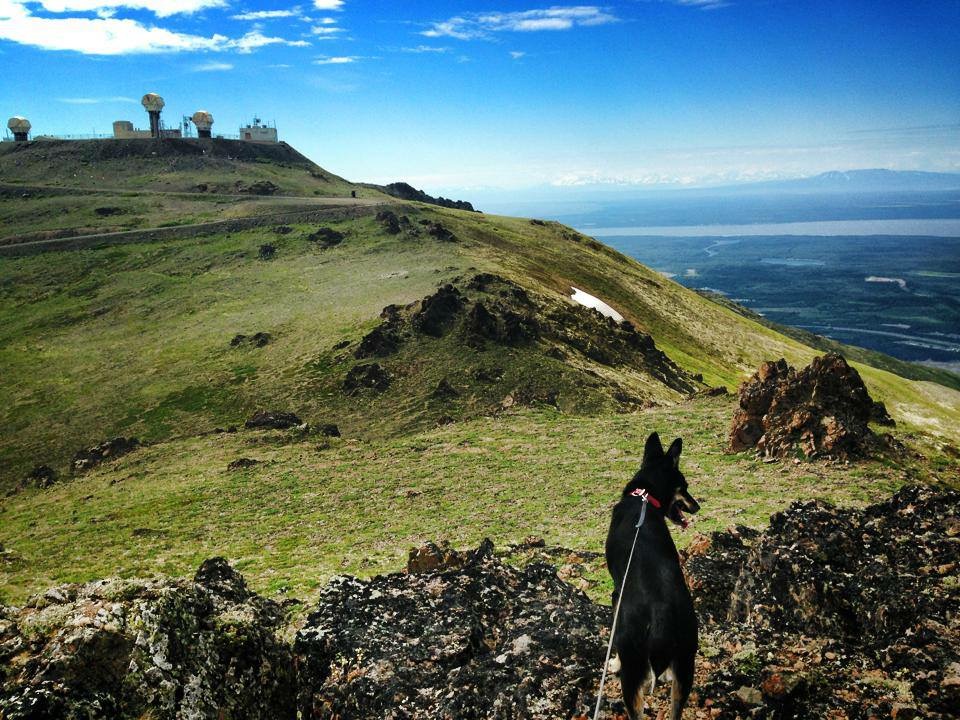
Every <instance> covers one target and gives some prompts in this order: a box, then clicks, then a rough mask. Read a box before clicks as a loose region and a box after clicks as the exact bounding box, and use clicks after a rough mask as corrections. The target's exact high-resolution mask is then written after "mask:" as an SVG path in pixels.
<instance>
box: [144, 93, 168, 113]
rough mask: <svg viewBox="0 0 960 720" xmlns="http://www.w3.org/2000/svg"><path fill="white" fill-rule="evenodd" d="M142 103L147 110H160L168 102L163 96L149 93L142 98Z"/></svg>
mask: <svg viewBox="0 0 960 720" xmlns="http://www.w3.org/2000/svg"><path fill="white" fill-rule="evenodd" d="M140 104H141V105H143V107H144V109H146V111H147V112H160V111H161V110H163V106H164V105H165V104H166V103H164V102H163V98H162V97H160V96H159V95H157V94H156V93H147V94H146V95H144V96H143V98H142V99H141V100H140Z"/></svg>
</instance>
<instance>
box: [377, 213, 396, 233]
mask: <svg viewBox="0 0 960 720" xmlns="http://www.w3.org/2000/svg"><path fill="white" fill-rule="evenodd" d="M377 222H378V223H380V225H381V227H383V229H384V231H385V232H386V233H388V234H389V235H396V234H397V233H399V232H400V219H399V218H398V217H397V214H396V213H395V212H393V211H392V210H381V211H380V212H378V213H377Z"/></svg>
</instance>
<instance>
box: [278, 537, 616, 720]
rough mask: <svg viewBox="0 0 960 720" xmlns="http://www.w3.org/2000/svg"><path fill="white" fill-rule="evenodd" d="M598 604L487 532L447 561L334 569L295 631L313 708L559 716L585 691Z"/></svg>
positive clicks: (599, 655) (590, 684) (600, 617)
mask: <svg viewBox="0 0 960 720" xmlns="http://www.w3.org/2000/svg"><path fill="white" fill-rule="evenodd" d="M608 620H609V609H607V608H602V607H599V606H597V605H594V604H593V603H591V602H590V601H589V600H588V599H587V597H586V596H585V595H584V594H583V593H582V592H580V591H579V590H576V589H574V588H573V587H572V586H570V585H568V584H567V583H565V582H563V581H562V580H560V578H559V577H558V576H557V573H556V570H555V569H554V568H552V567H551V566H548V565H544V564H539V563H535V564H532V565H530V566H528V567H527V568H526V569H524V570H519V569H517V568H514V567H511V566H509V565H506V564H504V563H502V562H500V561H499V560H497V559H496V558H495V557H494V556H493V552H492V545H490V544H489V543H488V542H487V543H484V544H483V545H481V546H480V548H479V549H478V550H477V551H475V552H474V553H472V555H471V556H470V557H469V559H468V560H467V561H466V562H465V563H464V564H462V565H459V564H454V566H453V567H452V569H447V570H443V569H438V570H437V571H427V572H420V573H416V574H395V575H385V576H381V577H377V578H374V579H373V580H370V581H363V580H358V579H356V578H351V577H343V578H338V579H336V580H334V581H333V582H332V583H331V584H330V586H329V587H327V588H326V589H325V590H324V592H323V594H322V595H321V598H320V601H319V603H318V604H317V607H316V609H315V610H314V611H313V612H312V613H311V614H310V616H309V617H308V618H307V622H306V624H305V626H304V627H303V629H302V630H300V632H299V633H298V634H297V639H296V643H295V652H296V654H297V657H298V662H299V668H300V671H301V675H300V681H301V690H300V699H299V710H300V712H301V713H302V715H303V717H316V718H331V719H332V718H348V717H350V718H368V717H392V718H423V719H424V720H426V719H427V718H461V719H464V720H466V719H469V718H543V719H544V720H546V719H548V718H549V719H550V720H555V719H556V718H569V717H573V716H574V715H577V714H579V713H581V712H584V711H585V710H586V709H587V706H588V705H589V704H590V702H591V700H592V695H591V693H592V692H593V690H594V689H595V687H596V683H597V680H598V677H597V674H598V670H599V668H600V667H601V665H602V663H603V657H604V651H605V647H604V641H603V638H602V636H601V629H602V628H603V627H604V626H605V625H606V624H607V622H608Z"/></svg>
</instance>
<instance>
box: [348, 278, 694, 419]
mask: <svg viewBox="0 0 960 720" xmlns="http://www.w3.org/2000/svg"><path fill="white" fill-rule="evenodd" d="M380 317H381V320H382V322H381V323H380V324H379V325H378V326H376V327H374V328H373V329H372V330H370V331H369V332H368V333H367V334H366V335H365V336H363V338H362V339H361V340H360V342H359V344H358V345H357V347H356V349H355V350H354V352H353V355H354V357H355V358H357V359H358V360H365V359H371V358H387V357H390V356H392V355H395V354H397V353H399V352H401V350H402V349H403V348H404V347H406V346H407V345H408V344H415V343H417V342H423V340H424V336H427V337H428V338H445V337H448V336H452V337H454V338H455V339H456V340H457V341H458V342H459V343H462V345H463V346H465V347H463V348H462V351H463V352H469V351H476V353H482V352H485V351H489V350H493V351H499V350H501V349H505V348H510V349H518V350H523V351H524V352H525V354H526V357H527V358H529V359H531V360H533V361H534V362H538V361H539V362H541V363H544V364H545V363H546V361H547V359H548V358H549V359H552V360H560V361H561V362H563V363H564V364H565V365H566V366H567V368H566V370H570V371H571V373H572V374H574V375H579V376H580V380H579V384H580V386H581V387H583V386H587V387H590V388H598V387H602V386H603V385H606V387H607V390H608V397H609V398H612V399H613V400H614V401H616V402H617V403H618V404H619V406H620V407H621V408H627V409H635V408H637V407H642V406H643V405H644V401H643V400H642V399H640V398H636V397H634V395H632V394H630V393H627V392H624V391H623V388H621V387H620V386H619V385H618V384H617V383H615V382H613V381H607V382H606V383H603V382H602V376H601V375H600V374H598V373H596V372H594V371H592V370H588V369H585V368H584V367H583V365H584V361H589V362H590V363H599V364H601V365H606V366H608V367H612V368H622V369H627V370H638V371H641V372H643V373H645V374H648V375H651V376H652V377H653V378H655V379H657V380H658V381H660V382H661V383H663V384H665V385H666V386H667V387H669V388H671V389H673V390H675V391H677V392H680V393H685V394H690V393H693V392H695V391H697V390H698V389H699V388H700V387H701V385H702V383H701V382H699V381H698V380H696V379H695V378H694V377H693V376H692V375H690V374H689V373H686V372H685V371H684V370H683V369H682V368H680V367H679V366H677V365H676V364H675V363H674V362H673V361H672V360H670V358H669V357H667V355H666V354H665V353H663V352H662V351H661V350H660V349H659V348H657V347H656V345H655V343H654V341H653V338H652V337H651V336H650V335H647V334H646V333H643V332H641V331H640V330H638V329H637V328H636V327H634V325H633V324H631V323H630V322H620V323H618V322H615V321H614V320H611V319H609V318H606V317H604V316H603V315H601V314H600V313H598V312H596V311H595V310H591V309H588V308H585V307H583V306H580V305H575V304H572V303H568V302H564V301H563V300H562V299H561V298H557V297H551V296H546V295H541V294H534V293H530V292H528V291H527V290H525V289H524V288H522V287H521V286H519V285H517V284H516V283H514V282H512V281H510V280H508V279H507V278H504V277H501V276H499V275H494V274H492V273H485V272H480V273H476V274H474V275H473V276H471V277H468V278H455V279H454V280H453V282H450V283H446V284H444V285H442V286H441V287H440V288H438V290H437V291H436V292H435V293H433V294H431V295H427V296H426V297H424V298H423V299H421V300H420V301H419V302H414V303H410V304H409V305H406V306H399V305H388V306H387V307H385V308H384V309H383V312H382V313H381V314H380ZM413 347H416V345H413ZM421 350H422V348H421ZM538 355H539V356H540V357H537V356H538ZM364 367H367V366H365V365H358V366H356V368H354V369H353V370H351V371H350V372H351V373H361V372H365V371H363V370H362V368H364ZM399 367H400V371H399V372H398V376H402V375H403V362H401V363H399ZM358 368H359V369H358ZM562 372H563V371H561V373H560V374H562ZM502 376H503V371H502V370H500V371H499V377H502ZM349 377H351V378H354V375H350V376H349ZM468 377H469V376H468ZM499 377H498V378H497V379H499ZM354 379H355V378H354ZM473 379H474V380H476V381H478V382H484V383H486V382H494V381H496V380H495V379H493V378H486V377H481V376H476V377H474V378H473ZM525 380H526V382H525V383H521V384H518V385H517V386H515V387H512V388H510V394H511V398H512V400H513V401H515V402H520V403H521V404H527V403H526V401H525V400H524V398H526V399H527V400H529V402H531V403H532V402H536V403H543V402H545V403H547V404H550V405H557V402H558V397H559V389H558V387H557V386H558V385H559V384H560V383H559V376H558V374H554V373H548V374H545V375H543V376H531V377H528V378H526V379H525ZM468 382H469V380H468ZM574 382H577V381H574ZM350 385H351V387H350V388H347V391H348V392H352V391H353V390H354V389H355V388H356V383H355V382H353V381H351V383H350ZM528 385H529V386H528ZM457 390H458V392H460V394H461V395H462V396H463V397H472V398H476V397H477V395H476V394H471V393H468V392H466V391H462V390H463V389H462V388H461V387H460V386H458V388H457ZM483 392H484V391H483V390H481V393H483ZM441 394H443V393H442V392H441ZM448 395H449V393H448ZM436 396H437V395H436V394H434V399H435V398H436ZM503 397H504V396H503V395H502V394H501V395H500V397H498V398H497V399H496V405H500V404H501V400H502V398H503ZM512 404H513V403H510V405H512ZM504 407H506V406H504Z"/></svg>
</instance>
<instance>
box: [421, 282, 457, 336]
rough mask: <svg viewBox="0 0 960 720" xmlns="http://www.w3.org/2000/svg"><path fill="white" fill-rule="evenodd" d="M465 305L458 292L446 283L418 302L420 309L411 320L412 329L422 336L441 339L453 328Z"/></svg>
mask: <svg viewBox="0 0 960 720" xmlns="http://www.w3.org/2000/svg"><path fill="white" fill-rule="evenodd" d="M465 304H466V299H465V298H464V297H463V295H461V293H460V291H459V290H458V289H457V288H455V287H454V286H453V285H451V284H449V283H448V284H446V285H444V286H443V287H441V288H440V289H439V290H437V292H435V293H434V294H433V295H428V296H427V297H425V298H424V299H423V300H421V301H420V309H419V310H418V311H417V312H415V313H414V315H413V318H412V323H413V327H414V329H415V330H417V331H418V332H421V333H423V334H424V335H430V336H432V337H442V336H443V335H444V334H445V333H446V332H447V330H449V329H450V328H451V327H452V326H453V324H454V322H455V321H456V319H457V317H458V316H459V315H460V313H461V312H462V311H463V306H464V305H465Z"/></svg>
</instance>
